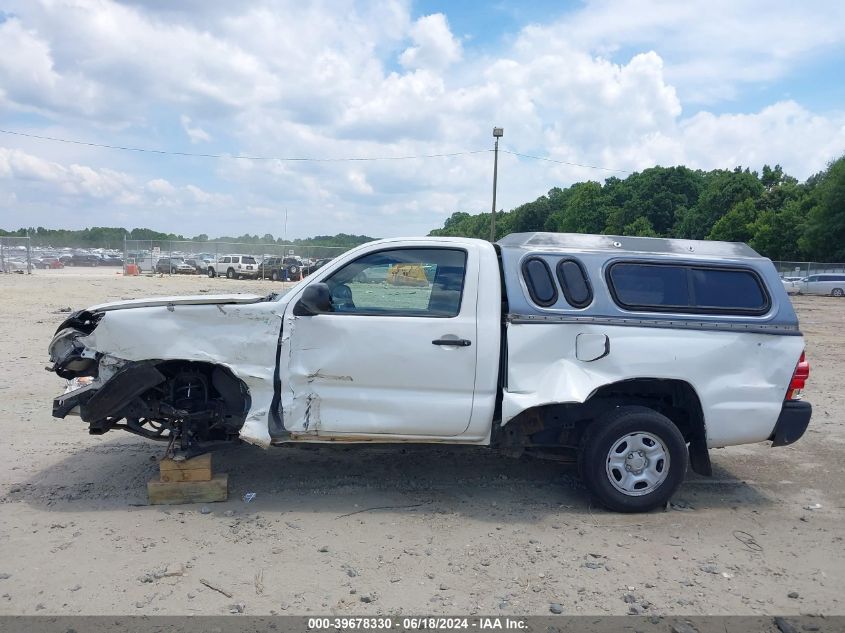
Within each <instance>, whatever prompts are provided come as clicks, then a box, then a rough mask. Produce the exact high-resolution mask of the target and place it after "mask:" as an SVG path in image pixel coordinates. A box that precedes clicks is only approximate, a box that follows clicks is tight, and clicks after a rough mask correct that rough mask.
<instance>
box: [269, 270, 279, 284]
mask: <svg viewBox="0 0 845 633" xmlns="http://www.w3.org/2000/svg"><path fill="white" fill-rule="evenodd" d="M270 279H272V280H273V281H279V271H278V270H274V271H273V272H272V273H270Z"/></svg>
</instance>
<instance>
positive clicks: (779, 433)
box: [769, 400, 813, 446]
mask: <svg viewBox="0 0 845 633" xmlns="http://www.w3.org/2000/svg"><path fill="white" fill-rule="evenodd" d="M812 415H813V407H812V405H811V404H810V403H809V402H804V401H803V400H787V401H786V402H784V403H783V408H782V409H781V411H780V416H778V421H777V423H776V424H775V429H774V431H772V435H771V437H769V439H770V440H771V441H772V446H786V445H788V444H792V443H793V442H797V441H798V440H800V439H801V436H802V435H804V431H806V430H807V426H808V425H809V424H810V417H811V416H812Z"/></svg>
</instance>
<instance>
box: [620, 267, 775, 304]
mask: <svg viewBox="0 0 845 633" xmlns="http://www.w3.org/2000/svg"><path fill="white" fill-rule="evenodd" d="M607 284H608V287H609V288H610V292H611V295H612V296H613V300H614V301H615V302H616V304H617V305H618V306H620V307H621V308H624V309H625V310H630V311H632V312H679V313H691V314H735V315H744V316H745V315H752V316H755V315H756V316H759V315H762V314H765V313H766V312H768V311H769V308H770V307H771V299H770V298H769V295H768V293H767V292H766V288H765V286H764V285H763V282H762V280H761V279H760V276H759V275H758V274H757V273H756V272H755V271H753V270H751V269H750V268H742V267H723V266H711V265H700V264H674V263H672V264H667V263H659V262H642V261H620V262H615V263H613V264H611V265H610V267H609V268H608V270H607Z"/></svg>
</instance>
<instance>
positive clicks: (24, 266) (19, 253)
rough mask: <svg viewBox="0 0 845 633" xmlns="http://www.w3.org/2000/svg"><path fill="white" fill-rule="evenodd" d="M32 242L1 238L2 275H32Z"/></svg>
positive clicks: (15, 238) (26, 239)
mask: <svg viewBox="0 0 845 633" xmlns="http://www.w3.org/2000/svg"><path fill="white" fill-rule="evenodd" d="M32 267H33V262H32V240H31V239H30V238H28V237H0V273H18V274H23V273H26V274H28V275H31V274H32Z"/></svg>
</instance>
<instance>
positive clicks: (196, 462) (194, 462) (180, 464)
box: [158, 453, 211, 472]
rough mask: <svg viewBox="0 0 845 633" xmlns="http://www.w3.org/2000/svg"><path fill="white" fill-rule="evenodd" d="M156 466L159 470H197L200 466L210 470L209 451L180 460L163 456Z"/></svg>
mask: <svg viewBox="0 0 845 633" xmlns="http://www.w3.org/2000/svg"><path fill="white" fill-rule="evenodd" d="M158 468H159V471H160V472H165V471H167V470H197V469H200V468H206V469H209V470H211V453H205V454H204V455H200V456H199V457H194V458H193V459H183V460H181V461H175V460H172V459H170V458H169V457H165V458H164V459H162V460H161V461H160V462H159V463H158Z"/></svg>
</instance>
